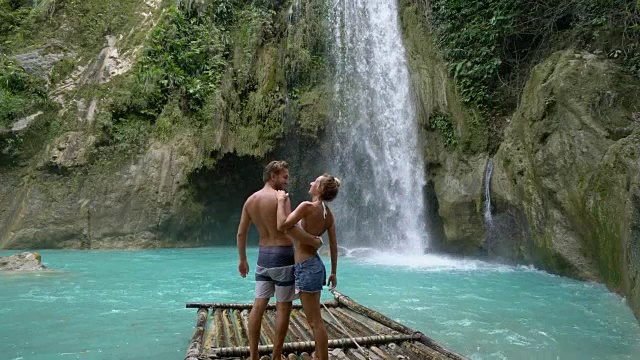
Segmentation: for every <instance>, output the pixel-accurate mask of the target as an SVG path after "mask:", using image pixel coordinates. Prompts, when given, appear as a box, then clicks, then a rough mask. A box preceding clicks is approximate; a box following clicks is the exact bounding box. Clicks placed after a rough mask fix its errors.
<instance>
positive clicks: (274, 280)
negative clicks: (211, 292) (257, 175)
mask: <svg viewBox="0 0 640 360" xmlns="http://www.w3.org/2000/svg"><path fill="white" fill-rule="evenodd" d="M262 180H263V181H264V187H263V188H262V189H261V190H259V191H256V192H255V193H253V194H252V195H251V196H249V198H248V199H247V201H246V202H245V203H244V206H243V208H242V216H241V217H240V224H239V225H238V236H237V242H238V255H239V256H240V262H239V264H238V271H239V272H240V275H241V276H242V277H246V276H247V274H248V273H249V264H248V263H247V233H248V230H249V226H250V225H251V223H253V224H255V226H256V228H257V229H258V233H259V235H260V250H259V252H258V264H257V266H256V294H255V300H254V302H253V307H252V308H251V313H250V314H249V334H248V336H249V351H250V355H251V360H257V359H258V341H259V339H260V325H261V324H262V316H263V315H264V311H265V309H266V308H267V304H268V303H269V299H270V298H271V297H272V296H273V295H274V294H275V296H276V311H277V316H276V327H275V339H273V340H274V342H273V354H272V356H271V358H272V359H280V358H281V356H282V346H283V344H284V338H285V336H286V334H287V329H288V328H289V316H290V315H291V302H292V301H293V300H294V299H295V298H296V297H297V296H296V293H295V286H294V276H293V265H294V251H293V239H292V238H291V236H294V237H295V238H296V240H298V241H301V242H302V243H304V244H305V245H308V246H312V247H315V248H317V247H319V246H320V245H321V239H320V238H319V237H317V236H312V235H309V234H308V233H306V232H305V231H304V230H302V228H300V227H299V226H294V227H293V228H291V229H289V230H288V231H287V232H286V233H285V231H280V230H278V227H277V210H278V200H277V198H276V191H277V190H282V189H284V187H285V186H287V185H288V184H289V165H288V164H287V163H286V162H285V161H272V162H270V163H269V164H267V166H266V167H265V169H264V173H263V175H262ZM288 212H291V203H289V209H288Z"/></svg>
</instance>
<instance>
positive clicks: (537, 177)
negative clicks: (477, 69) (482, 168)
mask: <svg viewBox="0 0 640 360" xmlns="http://www.w3.org/2000/svg"><path fill="white" fill-rule="evenodd" d="M638 93H640V81H638V80H637V79H634V78H632V77H630V76H627V75H625V72H624V71H623V70H622V69H621V68H619V67H618V66H617V65H616V64H615V63H613V62H612V61H609V60H607V59H606V58H603V57H599V56H596V55H593V54H589V53H585V52H577V51H573V50H566V51H562V52H558V53H555V54H553V55H552V56H551V57H550V58H548V59H547V60H546V61H545V62H543V63H541V64H539V65H538V66H536V67H535V68H534V70H533V72H532V74H531V77H530V79H529V81H528V83H527V86H526V87H525V90H524V92H523V96H522V101H521V103H520V106H519V108H518V110H517V112H516V113H515V115H514V117H513V120H512V122H511V123H510V124H509V126H508V127H507V129H506V131H505V138H504V142H503V143H502V144H501V146H500V148H499V150H498V152H497V154H496V155H495V157H494V160H495V171H494V177H493V182H492V188H493V194H494V200H495V205H496V212H497V213H498V214H500V213H501V212H505V211H506V209H510V208H517V209H521V210H522V212H523V214H524V215H525V216H524V217H525V221H523V222H520V224H521V226H522V227H523V228H522V231H521V233H522V234H523V236H522V237H521V239H520V243H521V244H522V246H520V248H521V252H520V253H519V254H517V257H519V258H521V259H525V260H528V261H533V262H534V263H537V264H538V265H539V266H541V267H544V268H547V269H549V270H551V271H554V272H557V273H561V274H565V275H570V276H575V277H579V278H583V279H594V280H603V281H604V282H605V283H606V284H607V285H608V286H609V287H610V288H612V289H613V290H615V291H621V292H623V293H625V294H626V295H628V296H629V297H630V299H632V300H630V303H631V304H632V306H634V308H635V311H636V314H637V313H638V305H637V304H638V298H637V292H636V293H635V295H633V294H632V293H631V292H632V291H636V290H633V289H636V288H637V286H636V285H635V284H636V282H637V267H638V261H637V259H638V256H637V254H638V253H637V249H634V248H633V241H632V239H633V236H634V235H633V233H634V230H633V229H634V228H635V226H637V225H634V223H633V218H634V216H635V215H634V214H636V213H637V208H636V207H634V205H633V199H634V198H635V196H637V195H636V194H637V192H634V191H635V190H634V186H635V187H636V188H637V177H638V175H637V174H638V167H637V165H636V163H637V161H636V162H635V163H634V162H633V161H632V159H633V158H634V156H636V154H637V153H638V151H637V150H638V140H637V132H638V128H639V126H640V123H639V122H638V121H636V120H634V114H636V113H638V111H640V99H638V98H637V95H636V94H638ZM633 269H636V270H633ZM634 296H635V299H633V297H634ZM633 304H636V305H633Z"/></svg>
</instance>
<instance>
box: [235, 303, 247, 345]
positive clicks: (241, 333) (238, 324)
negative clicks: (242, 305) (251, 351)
mask: <svg viewBox="0 0 640 360" xmlns="http://www.w3.org/2000/svg"><path fill="white" fill-rule="evenodd" d="M233 323H234V326H235V328H236V330H237V331H238V332H237V336H238V346H247V332H246V331H245V328H244V327H243V326H242V315H241V314H240V310H233Z"/></svg>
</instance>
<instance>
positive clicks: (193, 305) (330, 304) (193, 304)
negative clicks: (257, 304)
mask: <svg viewBox="0 0 640 360" xmlns="http://www.w3.org/2000/svg"><path fill="white" fill-rule="evenodd" d="M324 304H325V305H326V306H327V307H336V306H339V304H338V303H337V302H336V301H335V300H329V301H327V302H325V303H324ZM185 307H186V308H187V309H199V308H203V307H204V308H209V309H211V308H214V309H215V308H222V309H234V310H245V309H247V310H251V308H252V307H253V304H238V303H202V302H189V303H186V305H185ZM275 308H276V304H269V305H267V309H275ZM293 308H294V309H302V304H293Z"/></svg>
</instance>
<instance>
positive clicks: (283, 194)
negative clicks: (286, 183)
mask: <svg viewBox="0 0 640 360" xmlns="http://www.w3.org/2000/svg"><path fill="white" fill-rule="evenodd" d="M288 197H289V194H287V193H286V192H284V191H283V190H276V199H278V201H284V200H287V198H288Z"/></svg>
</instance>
